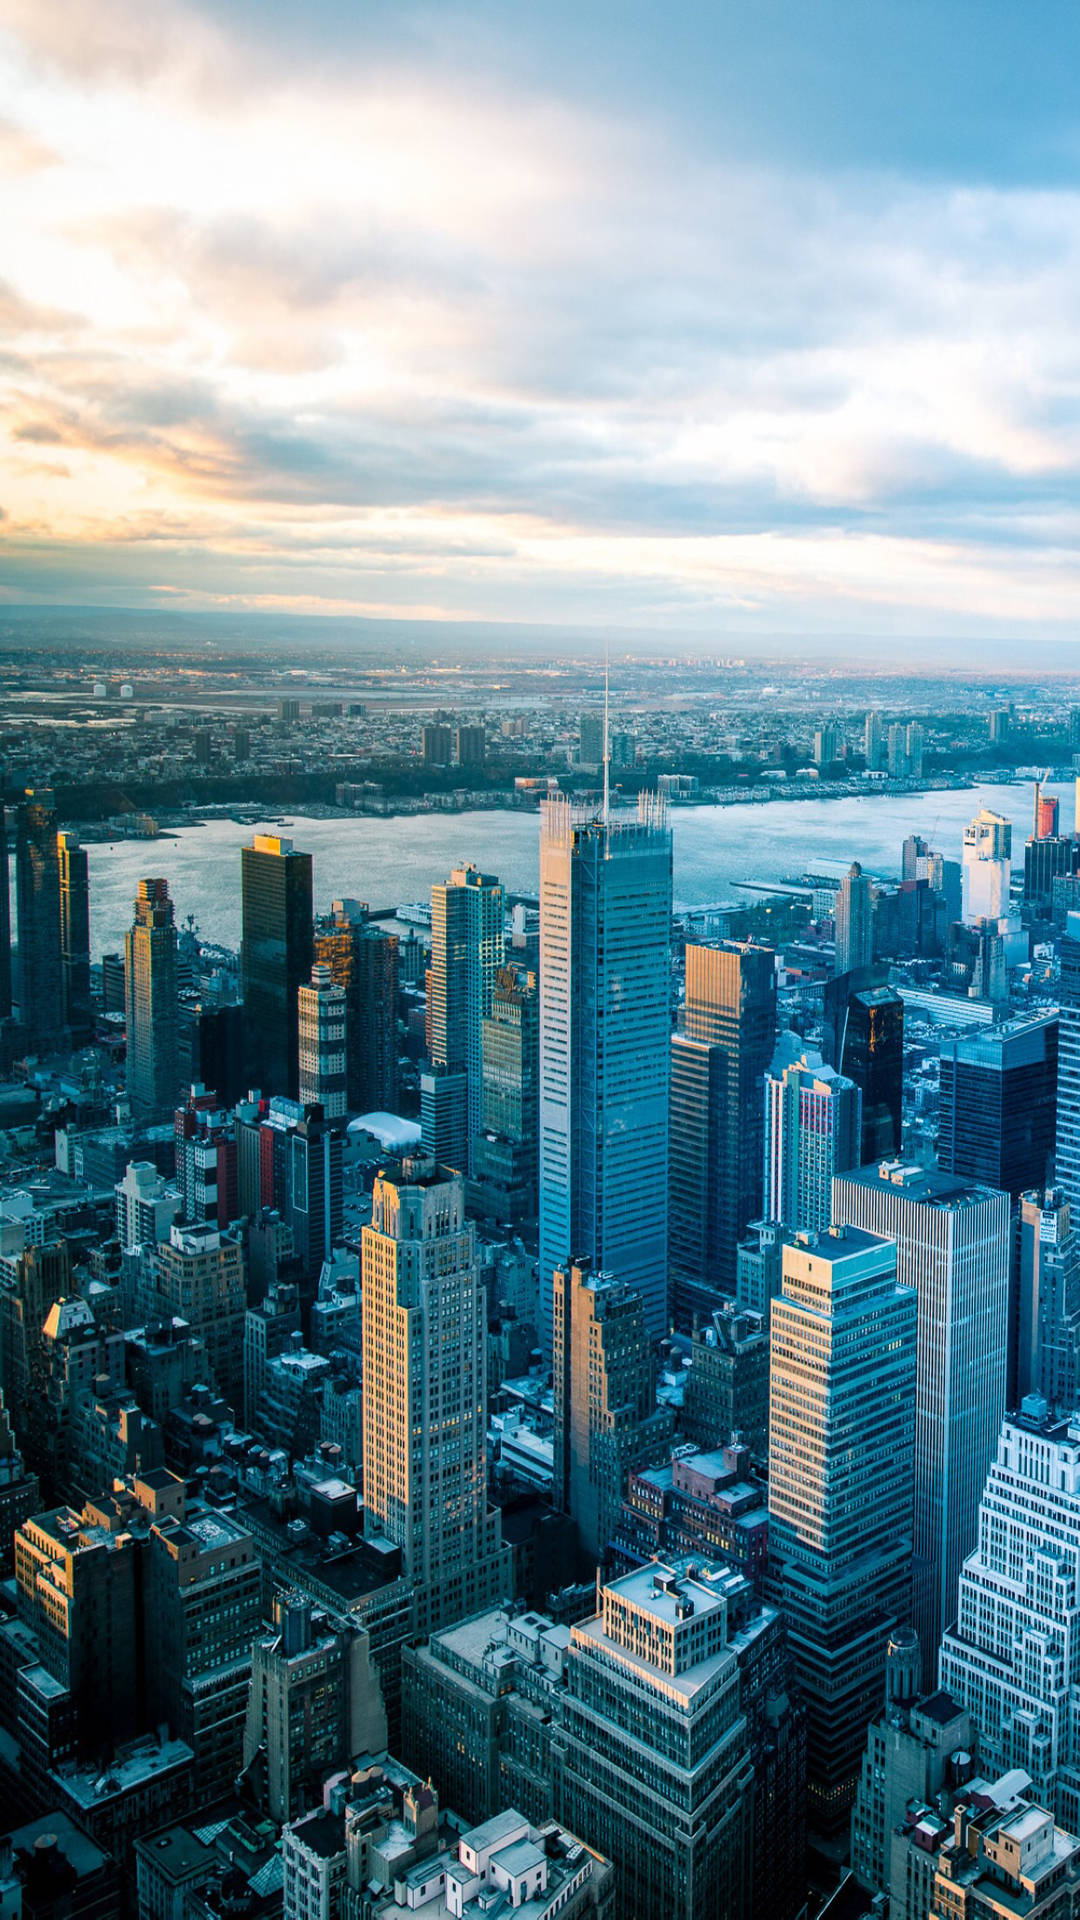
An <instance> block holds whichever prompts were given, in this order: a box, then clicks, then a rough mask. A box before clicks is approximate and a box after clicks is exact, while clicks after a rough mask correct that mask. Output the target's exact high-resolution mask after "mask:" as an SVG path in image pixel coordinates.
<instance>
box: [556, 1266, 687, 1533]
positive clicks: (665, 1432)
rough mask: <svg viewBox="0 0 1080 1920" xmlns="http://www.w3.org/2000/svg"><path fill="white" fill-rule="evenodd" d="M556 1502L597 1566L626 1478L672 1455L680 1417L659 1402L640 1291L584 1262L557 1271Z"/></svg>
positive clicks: (612, 1528)
mask: <svg viewBox="0 0 1080 1920" xmlns="http://www.w3.org/2000/svg"><path fill="white" fill-rule="evenodd" d="M554 1281H555V1288H554V1323H553V1326H554V1338H553V1393H554V1403H555V1410H554V1417H555V1459H554V1483H553V1500H554V1505H555V1508H556V1510H557V1511H558V1512H560V1513H568V1514H569V1515H570V1517H571V1519H572V1520H573V1522H574V1525H575V1527H576V1529H577V1537H578V1545H579V1548H580V1550H581V1553H582V1555H583V1556H584V1558H585V1560H586V1561H588V1562H589V1563H590V1564H591V1565H594V1566H595V1564H596V1562H597V1561H599V1560H602V1559H603V1557H604V1555H605V1553H606V1551H607V1547H608V1543H609V1541H610V1540H611V1538H612V1536H613V1534H614V1532H615V1529H616V1527H617V1525H618V1521H619V1516H620V1512H621V1509H622V1500H623V1494H624V1492H625V1490H626V1477H627V1474H628V1473H629V1472H630V1471H631V1469H632V1468H635V1467H643V1466H648V1465H651V1464H652V1463H653V1462H654V1461H660V1460H662V1459H664V1458H665V1457H666V1454H667V1450H668V1447H669V1445H670V1441H671V1431H672V1417H671V1414H670V1412H669V1411H667V1410H666V1409H663V1410H661V1409H660V1408H658V1407H657V1405H656V1399H655V1390H654V1373H653V1360H652V1351H651V1347H650V1343H649V1336H648V1331H647V1329H646V1326H645V1307H644V1302H643V1300H642V1298H641V1295H640V1294H639V1293H633V1292H631V1291H630V1289H629V1288H627V1287H626V1286H624V1285H623V1284H622V1282H620V1281H618V1280H614V1279H611V1278H610V1277H609V1276H607V1275H605V1274H594V1273H592V1272H591V1271H590V1269H589V1268H588V1267H587V1266H586V1265H583V1264H581V1263H577V1262H575V1263H573V1264H571V1265H569V1266H567V1267H565V1268H561V1267H557V1268H556V1270H555V1275H554Z"/></svg>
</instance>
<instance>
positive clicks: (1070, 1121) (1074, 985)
mask: <svg viewBox="0 0 1080 1920" xmlns="http://www.w3.org/2000/svg"><path fill="white" fill-rule="evenodd" d="M1060 952H1061V978H1060V981H1059V983H1058V1002H1059V1014H1058V1083H1057V1119H1056V1137H1055V1153H1054V1181H1055V1185H1057V1186H1059V1187H1060V1188H1061V1189H1062V1192H1063V1193H1064V1194H1065V1197H1066V1199H1067V1200H1068V1201H1069V1203H1070V1205H1071V1206H1073V1207H1075V1208H1076V1209H1077V1212H1078V1215H1080V913H1070V914H1068V915H1067V917H1066V921H1065V933H1064V936H1063V938H1062V941H1061V948H1060Z"/></svg>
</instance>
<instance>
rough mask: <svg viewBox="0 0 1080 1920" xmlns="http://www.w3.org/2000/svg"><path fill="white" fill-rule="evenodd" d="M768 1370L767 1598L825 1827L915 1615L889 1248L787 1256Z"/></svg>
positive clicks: (906, 1290) (833, 1822) (907, 1438)
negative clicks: (786, 1658)
mask: <svg viewBox="0 0 1080 1920" xmlns="http://www.w3.org/2000/svg"><path fill="white" fill-rule="evenodd" d="M770 1332H771V1343H772V1354H771V1363H770V1374H769V1538H770V1550H771V1556H772V1563H773V1587H774V1594H775V1600H776V1604H777V1605H778V1606H780V1607H781V1609H782V1611H783V1612H784V1613H785V1614H786V1615H787V1620H788V1630H789V1635H790V1645H791V1654H792V1660H793V1663H794V1666H795V1671H796V1674H797V1676H798V1679H799V1683H800V1686H801V1689H802V1693H803V1696H804V1698H805V1701H806V1707H807V1781H808V1789H809V1797H810V1813H811V1823H812V1824H813V1825H815V1826H817V1827H818V1829H819V1830H823V1831H826V1832H828V1831H835V1830H836V1828H837V1827H839V1826H841V1825H842V1824H843V1823H844V1821H845V1820H846V1819H847V1816H848V1812H849V1809H850V1807H851V1802H852V1799H853V1797H854V1791H855V1783H856V1780H857V1777H858V1771H859V1762H860V1758H861V1755H862V1749H863V1744H864V1741H865V1739H866V1729H867V1725H868V1723H869V1721H870V1718H871V1715H872V1714H873V1713H874V1712H875V1710H876V1708H877V1706H878V1703H879V1701H880V1699H881V1694H882V1691H883V1682H884V1664H885V1646H886V1636H887V1634H888V1633H889V1631H890V1630H891V1628H892V1627H894V1626H897V1625H901V1626H902V1625H906V1624H907V1621H908V1619H909V1617H910V1610H911V1551H912V1538H911V1520H912V1460H913V1440H914V1434H913V1424H914V1422H913V1408H912V1388H913V1386H914V1382H915V1347H916V1299H915V1295H914V1293H913V1291H912V1290H911V1288H910V1287H906V1286H901V1285H899V1284H898V1282H897V1277H896V1248H895V1246H894V1245H893V1244H892V1242H890V1241H888V1240H881V1239H878V1238H876V1237H875V1236H874V1235H872V1234H868V1233H862V1232H860V1231H859V1230H858V1229H856V1228H852V1227H834V1228H832V1229H830V1231H829V1232H828V1233H827V1234H821V1235H818V1234H800V1235H799V1236H798V1239H797V1241H796V1242H795V1243H794V1244H791V1245H788V1246H786V1247H785V1248H784V1279H783V1290H782V1292H781V1294H780V1295H779V1297H778V1298H777V1299H776V1300H774V1301H773V1307H772V1319H771V1323H770Z"/></svg>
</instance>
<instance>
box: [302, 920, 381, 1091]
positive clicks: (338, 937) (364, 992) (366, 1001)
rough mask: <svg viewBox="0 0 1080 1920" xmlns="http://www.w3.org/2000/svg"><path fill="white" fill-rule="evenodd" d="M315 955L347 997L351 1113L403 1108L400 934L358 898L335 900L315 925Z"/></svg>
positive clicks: (347, 1061) (347, 1042)
mask: <svg viewBox="0 0 1080 1920" xmlns="http://www.w3.org/2000/svg"><path fill="white" fill-rule="evenodd" d="M314 944H315V959H316V960H317V961H318V962H319V964H320V965H321V966H324V967H329V969H330V976H331V979H332V980H333V981H334V984H335V986H339V987H344V989H345V998H346V1017H345V1051H346V1066H347V1074H348V1107H349V1111H350V1112H352V1113H396V1112H397V1106H398V1036H397V1020H398V1005H397V1003H398V952H399V949H398V938H397V935H396V934H393V933H384V932H383V930H382V928H381V927H377V926H374V925H372V924H371V923H370V922H369V921H368V917H367V908H366V906H364V904H363V902H362V901H359V900H335V901H334V905H333V912H332V914H331V916H330V918H329V919H328V920H322V921H320V922H319V923H318V924H317V926H316V928H315V943H314Z"/></svg>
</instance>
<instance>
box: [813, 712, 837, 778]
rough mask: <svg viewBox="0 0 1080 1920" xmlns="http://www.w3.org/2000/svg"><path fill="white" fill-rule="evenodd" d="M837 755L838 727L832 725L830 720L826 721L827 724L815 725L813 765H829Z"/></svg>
mask: <svg viewBox="0 0 1080 1920" xmlns="http://www.w3.org/2000/svg"><path fill="white" fill-rule="evenodd" d="M839 757H840V733H839V729H838V728H837V727H835V726H833V724H832V722H831V721H829V722H827V724H826V725H825V726H823V727H815V729H814V765H815V767H831V766H832V763H833V761H834V760H838V759H839Z"/></svg>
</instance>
